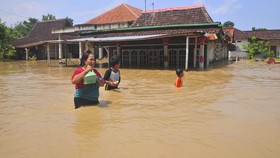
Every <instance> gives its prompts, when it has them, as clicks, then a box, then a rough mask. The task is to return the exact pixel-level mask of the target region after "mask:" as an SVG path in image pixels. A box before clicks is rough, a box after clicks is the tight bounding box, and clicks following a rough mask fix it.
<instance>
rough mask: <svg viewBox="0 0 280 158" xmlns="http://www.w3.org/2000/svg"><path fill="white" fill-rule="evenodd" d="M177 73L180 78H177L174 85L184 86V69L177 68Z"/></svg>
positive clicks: (177, 86)
mask: <svg viewBox="0 0 280 158" xmlns="http://www.w3.org/2000/svg"><path fill="white" fill-rule="evenodd" d="M176 74H177V76H178V78H177V79H176V81H175V83H174V85H175V87H176V88H180V87H182V86H183V80H182V77H184V71H183V70H182V69H176Z"/></svg>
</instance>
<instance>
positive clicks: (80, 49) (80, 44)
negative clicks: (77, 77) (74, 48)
mask: <svg viewBox="0 0 280 158" xmlns="http://www.w3.org/2000/svg"><path fill="white" fill-rule="evenodd" d="M82 55H83V46H82V42H79V58H80V59H81V58H82Z"/></svg>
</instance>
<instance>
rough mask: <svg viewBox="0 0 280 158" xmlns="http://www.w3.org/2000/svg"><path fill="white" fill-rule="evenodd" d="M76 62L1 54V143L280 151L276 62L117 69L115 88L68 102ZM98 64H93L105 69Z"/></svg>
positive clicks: (158, 153)
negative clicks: (84, 101) (179, 76)
mask: <svg viewBox="0 0 280 158" xmlns="http://www.w3.org/2000/svg"><path fill="white" fill-rule="evenodd" d="M74 69H75V68H69V67H68V68H67V67H47V63H46V62H45V61H31V62H26V61H17V62H10V63H9V62H5V63H0V93H1V96H0V103H1V104H0V153H1V157H5V158H14V157H17V158H21V157H24V158H25V157H40V158H44V157H46V158H49V157H60V158H72V157H73V158H76V157H102V158H107V157H108V158H109V157H116V158H126V157H127V158H131V157H134V158H135V157H139V158H140V157H141V158H142V157H152V158H153V157H155V158H158V157H176V158H178V157H179V158H180V157H182V158H185V157H206V158H209V157H227V158H236V157H238V158H243V157H244V158H248V157H254V158H258V157H259V158H263V157H270V158H276V157H278V155H279V154H280V150H279V146H280V134H279V133H280V108H279V93H280V73H279V72H280V65H278V64H276V65H267V64H265V63H252V62H248V61H242V62H240V63H238V64H235V63H234V64H231V65H227V66H223V67H217V68H215V69H208V70H205V71H188V72H186V73H185V77H184V87H182V88H179V89H176V88H174V86H173V82H174V81H175V79H176V74H175V71H173V70H140V69H121V76H122V81H121V84H120V89H117V90H115V91H104V89H103V87H102V88H101V89H100V94H101V96H100V105H98V106H88V107H84V108H80V109H77V110H74V106H73V94H74V86H73V85H71V83H70V77H71V75H72V72H73V71H74ZM105 70H106V69H105V68H102V69H101V68H100V69H99V71H100V72H102V74H104V72H105Z"/></svg>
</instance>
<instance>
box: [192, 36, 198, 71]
mask: <svg viewBox="0 0 280 158" xmlns="http://www.w3.org/2000/svg"><path fill="white" fill-rule="evenodd" d="M193 53H194V54H193V68H196V56H197V37H195V45H194V52H193Z"/></svg>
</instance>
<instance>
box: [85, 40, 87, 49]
mask: <svg viewBox="0 0 280 158" xmlns="http://www.w3.org/2000/svg"><path fill="white" fill-rule="evenodd" d="M85 49H86V51H87V50H88V41H86V42H85Z"/></svg>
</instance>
